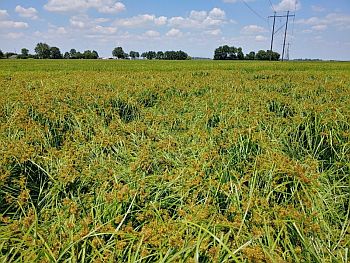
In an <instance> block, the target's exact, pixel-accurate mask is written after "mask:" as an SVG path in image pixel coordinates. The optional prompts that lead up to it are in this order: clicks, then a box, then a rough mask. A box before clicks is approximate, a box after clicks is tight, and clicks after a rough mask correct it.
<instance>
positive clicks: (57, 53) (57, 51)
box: [50, 47, 63, 59]
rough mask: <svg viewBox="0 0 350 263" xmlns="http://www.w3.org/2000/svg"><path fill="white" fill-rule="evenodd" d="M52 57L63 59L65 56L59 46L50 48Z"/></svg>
mask: <svg viewBox="0 0 350 263" xmlns="http://www.w3.org/2000/svg"><path fill="white" fill-rule="evenodd" d="M50 58H51V59H61V58H63V56H62V53H61V51H60V49H59V48H58V47H51V48H50Z"/></svg>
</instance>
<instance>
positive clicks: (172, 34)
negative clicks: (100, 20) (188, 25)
mask: <svg viewBox="0 0 350 263" xmlns="http://www.w3.org/2000/svg"><path fill="white" fill-rule="evenodd" d="M166 36H167V37H181V36H183V33H182V32H181V31H180V30H179V29H176V28H172V29H170V30H169V31H168V32H167V33H166Z"/></svg>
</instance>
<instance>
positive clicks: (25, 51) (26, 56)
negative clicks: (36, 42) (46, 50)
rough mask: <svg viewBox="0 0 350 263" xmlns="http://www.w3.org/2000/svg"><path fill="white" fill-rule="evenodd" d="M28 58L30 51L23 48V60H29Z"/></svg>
mask: <svg viewBox="0 0 350 263" xmlns="http://www.w3.org/2000/svg"><path fill="white" fill-rule="evenodd" d="M28 56H29V50H28V49H26V48H22V49H21V57H22V58H28Z"/></svg>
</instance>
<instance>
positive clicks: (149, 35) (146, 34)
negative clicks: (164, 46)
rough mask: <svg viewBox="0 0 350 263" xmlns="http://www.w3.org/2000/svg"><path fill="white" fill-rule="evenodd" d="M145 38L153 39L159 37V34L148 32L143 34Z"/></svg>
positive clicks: (152, 31)
mask: <svg viewBox="0 0 350 263" xmlns="http://www.w3.org/2000/svg"><path fill="white" fill-rule="evenodd" d="M143 35H144V36H145V37H150V38H154V37H159V36H160V33H159V32H158V31H154V30H148V31H146V32H145V33H144V34H143Z"/></svg>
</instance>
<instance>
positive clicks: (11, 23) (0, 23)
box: [0, 20, 29, 29]
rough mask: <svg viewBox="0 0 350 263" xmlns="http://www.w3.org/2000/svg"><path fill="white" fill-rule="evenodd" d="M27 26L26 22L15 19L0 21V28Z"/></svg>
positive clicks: (22, 27) (21, 27)
mask: <svg viewBox="0 0 350 263" xmlns="http://www.w3.org/2000/svg"><path fill="white" fill-rule="evenodd" d="M28 27H29V26H28V24H27V23H24V22H16V21H10V20H3V21H0V28H4V29H24V28H28Z"/></svg>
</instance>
